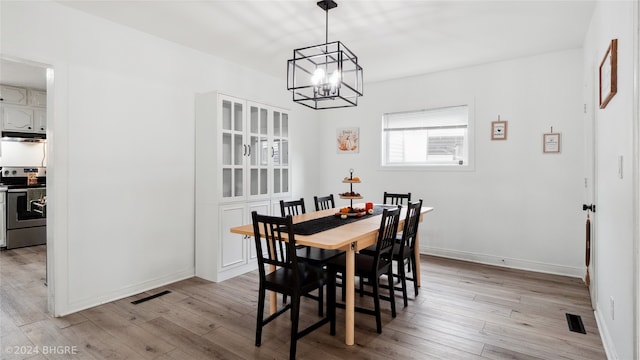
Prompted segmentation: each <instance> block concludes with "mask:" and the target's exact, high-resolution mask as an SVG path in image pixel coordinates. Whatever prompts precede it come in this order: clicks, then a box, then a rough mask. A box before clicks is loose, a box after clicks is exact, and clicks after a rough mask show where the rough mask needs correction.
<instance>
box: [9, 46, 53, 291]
mask: <svg viewBox="0 0 640 360" xmlns="http://www.w3.org/2000/svg"><path fill="white" fill-rule="evenodd" d="M46 71H47V70H46V68H44V67H38V66H35V65H31V64H27V63H24V62H18V61H11V60H8V59H2V61H1V64H0V114H1V119H2V121H1V122H2V138H1V139H0V145H1V146H0V167H1V170H0V200H2V201H1V203H2V206H1V207H0V224H1V226H0V249H1V251H7V252H11V251H14V249H20V248H27V247H34V249H30V250H29V252H41V253H44V254H45V257H46V242H47V230H46V229H47V226H46V225H47V220H46V165H47V148H46V130H47V126H46V115H47V114H46V112H47V93H46ZM7 267H8V266H3V267H2V269H0V270H2V273H3V274H2V275H4V273H5V272H7V271H10V269H7ZM41 270H42V271H41V272H42V273H43V274H45V273H46V270H45V269H44V266H43V269H41ZM39 274H40V271H37V272H34V273H33V276H34V277H39ZM44 282H45V283H46V275H45V276H44Z"/></svg>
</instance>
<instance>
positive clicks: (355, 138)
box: [336, 127, 360, 154]
mask: <svg viewBox="0 0 640 360" xmlns="http://www.w3.org/2000/svg"><path fill="white" fill-rule="evenodd" d="M359 133H360V128H357V127H351V128H342V129H338V130H337V131H336V141H337V145H338V146H337V150H338V154H346V153H357V152H359V151H360V134H359Z"/></svg>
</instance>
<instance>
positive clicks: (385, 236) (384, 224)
mask: <svg viewBox="0 0 640 360" xmlns="http://www.w3.org/2000/svg"><path fill="white" fill-rule="evenodd" d="M401 209H402V207H401V206H398V207H397V208H395V209H384V210H383V212H382V220H381V221H380V229H379V230H378V241H377V243H376V253H375V257H374V261H373V266H374V268H373V269H372V270H373V271H376V270H378V269H381V268H383V267H385V266H386V265H390V264H391V260H392V259H393V246H394V245H395V243H396V236H397V234H398V223H400V210H401Z"/></svg>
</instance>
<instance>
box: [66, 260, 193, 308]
mask: <svg viewBox="0 0 640 360" xmlns="http://www.w3.org/2000/svg"><path fill="white" fill-rule="evenodd" d="M193 276H194V271H193V269H190V270H185V271H181V272H179V273H175V274H171V275H169V276H165V277H162V278H157V279H153V280H149V281H145V282H143V283H139V284H135V285H131V286H127V287H125V288H122V289H119V290H117V291H112V292H109V293H106V294H102V295H100V296H95V297H91V298H85V299H82V300H77V301H72V302H69V304H67V305H66V306H65V309H66V311H64V312H61V313H60V314H59V315H57V316H66V315H69V314H73V313H76V312H78V311H82V310H86V309H89V308H92V307H94V306H98V305H102V304H106V303H109V302H112V301H116V300H120V299H124V298H127V297H129V296H133V295H136V294H140V293H143V292H145V291H149V290H153V289H157V288H160V287H163V286H165V285H168V284H172V283H175V282H178V281H181V280H185V279H190V278H192V277H193Z"/></svg>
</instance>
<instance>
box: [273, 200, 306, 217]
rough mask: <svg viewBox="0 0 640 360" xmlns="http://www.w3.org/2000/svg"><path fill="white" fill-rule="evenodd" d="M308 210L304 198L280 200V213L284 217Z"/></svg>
mask: <svg viewBox="0 0 640 360" xmlns="http://www.w3.org/2000/svg"><path fill="white" fill-rule="evenodd" d="M306 212H307V211H306V209H305V207H304V198H300V200H291V201H284V200H280V214H281V215H282V217H285V216H287V215H291V216H295V215H300V214H304V213H306Z"/></svg>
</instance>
